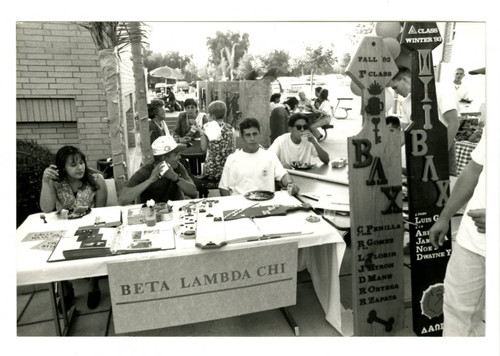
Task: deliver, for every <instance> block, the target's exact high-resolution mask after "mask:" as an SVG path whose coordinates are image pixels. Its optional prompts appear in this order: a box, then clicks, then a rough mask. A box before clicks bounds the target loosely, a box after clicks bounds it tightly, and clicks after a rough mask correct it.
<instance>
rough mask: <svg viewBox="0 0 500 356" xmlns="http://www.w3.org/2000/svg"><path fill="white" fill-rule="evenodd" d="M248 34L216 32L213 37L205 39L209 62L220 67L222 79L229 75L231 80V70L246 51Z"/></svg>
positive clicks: (248, 43) (248, 42) (248, 41)
mask: <svg viewBox="0 0 500 356" xmlns="http://www.w3.org/2000/svg"><path fill="white" fill-rule="evenodd" d="M249 37H250V36H249V34H248V33H243V35H240V33H239V32H232V31H226V32H225V33H224V32H221V31H217V32H216V33H215V37H213V38H212V37H207V42H206V43H207V47H208V49H209V50H210V57H209V59H208V60H209V62H210V63H211V64H213V65H214V66H216V67H220V75H221V77H222V79H224V78H225V77H226V75H227V74H229V77H231V78H232V76H233V70H234V69H235V68H237V67H238V65H239V62H240V59H241V57H243V55H244V54H245V53H246V52H247V51H248V47H249V46H250V39H249Z"/></svg>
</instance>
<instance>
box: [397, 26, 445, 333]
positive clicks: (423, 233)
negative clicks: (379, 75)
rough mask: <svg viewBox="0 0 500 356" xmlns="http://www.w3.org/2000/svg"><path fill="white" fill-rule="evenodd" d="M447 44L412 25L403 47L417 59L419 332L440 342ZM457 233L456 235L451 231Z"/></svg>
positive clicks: (409, 154) (414, 254) (412, 196)
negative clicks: (438, 226) (442, 63)
mask: <svg viewBox="0 0 500 356" xmlns="http://www.w3.org/2000/svg"><path fill="white" fill-rule="evenodd" d="M441 42H442V38H441V36H440V34H439V30H438V27H437V24H436V23H435V22H406V23H405V24H404V26H403V32H402V36H401V46H404V47H406V48H407V49H409V50H410V52H411V53H410V55H411V68H409V69H411V108H412V109H411V112H412V117H411V118H412V123H411V125H410V126H409V127H408V128H407V129H406V131H405V144H406V163H407V179H408V208H409V213H408V215H409V220H410V221H411V222H412V223H413V224H411V225H410V261H411V290H412V307H413V330H414V331H415V333H416V334H417V335H419V336H439V335H441V334H442V322H443V293H444V288H443V281H444V275H445V272H446V265H447V263H448V259H449V256H450V254H451V232H449V233H448V241H446V242H445V244H444V245H443V246H442V247H441V248H439V249H435V248H434V247H433V246H432V245H431V243H430V242H429V238H428V235H429V229H430V228H431V227H432V225H433V224H434V222H435V221H436V220H437V218H438V217H439V214H440V213H441V210H442V209H443V207H444V205H445V204H446V201H447V200H448V197H449V195H450V188H449V186H450V179H449V166H448V138H447V128H446V126H445V125H444V124H443V123H442V122H441V121H440V120H439V116H438V100H437V93H436V85H435V78H434V66H433V61H432V50H433V49H434V48H435V47H437V46H438V45H439V44H441ZM450 231H451V230H450Z"/></svg>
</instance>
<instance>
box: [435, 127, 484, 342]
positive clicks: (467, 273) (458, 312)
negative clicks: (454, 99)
mask: <svg viewBox="0 0 500 356" xmlns="http://www.w3.org/2000/svg"><path fill="white" fill-rule="evenodd" d="M471 157H472V160H471V161H470V162H469V163H468V164H467V166H466V167H465V168H464V170H463V171H462V173H461V174H460V176H459V177H458V179H457V182H456V183H455V186H454V188H453V192H452V193H451V196H450V198H449V199H448V201H447V203H446V205H445V207H444V208H443V211H442V212H441V214H440V216H439V219H438V221H437V222H436V223H435V224H434V225H433V226H432V228H431V229H430V230H429V240H430V242H431V244H432V245H433V246H434V247H436V248H438V247H439V246H442V245H443V241H444V239H445V236H446V233H447V232H448V228H449V224H450V220H451V218H452V217H453V215H454V214H455V213H456V212H457V211H458V210H459V209H460V208H461V207H463V206H464V204H466V203H467V202H468V204H467V208H466V210H465V213H464V215H463V217H462V221H461V223H460V227H459V229H458V233H457V238H456V242H455V243H454V244H453V246H452V247H453V252H452V254H451V257H450V260H449V261H448V266H447V268H446V276H445V279H444V304H443V313H444V328H443V336H484V330H485V322H484V320H483V316H484V305H485V304H484V302H485V286H486V283H485V255H486V254H485V250H486V182H485V178H486V177H485V173H486V172H485V171H486V170H485V169H484V168H485V167H484V166H485V135H483V137H482V138H481V141H479V143H478V145H477V147H476V148H475V149H474V151H473V152H472V153H471Z"/></svg>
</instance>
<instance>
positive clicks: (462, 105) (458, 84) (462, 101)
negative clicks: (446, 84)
mask: <svg viewBox="0 0 500 356" xmlns="http://www.w3.org/2000/svg"><path fill="white" fill-rule="evenodd" d="M464 77H465V71H464V69H463V68H457V69H455V78H454V79H453V87H454V88H455V96H456V102H457V108H458V110H459V112H463V111H465V109H466V108H467V107H468V106H469V104H470V103H471V102H472V100H471V99H470V98H469V88H468V87H467V85H465V84H464V83H462V80H463V79H464Z"/></svg>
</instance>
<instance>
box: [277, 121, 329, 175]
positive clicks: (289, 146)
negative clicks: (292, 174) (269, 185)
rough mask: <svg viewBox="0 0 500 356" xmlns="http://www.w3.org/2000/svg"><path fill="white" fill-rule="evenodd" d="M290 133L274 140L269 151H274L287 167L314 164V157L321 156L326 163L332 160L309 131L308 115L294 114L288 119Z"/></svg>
mask: <svg viewBox="0 0 500 356" xmlns="http://www.w3.org/2000/svg"><path fill="white" fill-rule="evenodd" d="M288 131H289V132H288V133H285V134H283V135H281V136H279V137H277V138H276V140H274V142H273V144H272V145H271V147H269V149H268V151H270V152H273V153H274V154H275V155H276V156H277V157H278V159H279V160H280V162H281V164H282V165H283V167H285V168H292V167H293V165H294V162H295V164H297V165H298V164H312V163H313V158H319V159H320V160H321V162H323V163H324V164H328V162H330V157H329V156H328V153H327V152H326V151H325V150H324V149H323V148H322V147H321V146H320V145H319V143H318V141H317V140H316V138H315V137H314V136H313V134H312V132H311V131H309V124H308V120H307V117H306V116H304V115H302V114H293V115H292V116H290V118H289V119H288Z"/></svg>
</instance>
